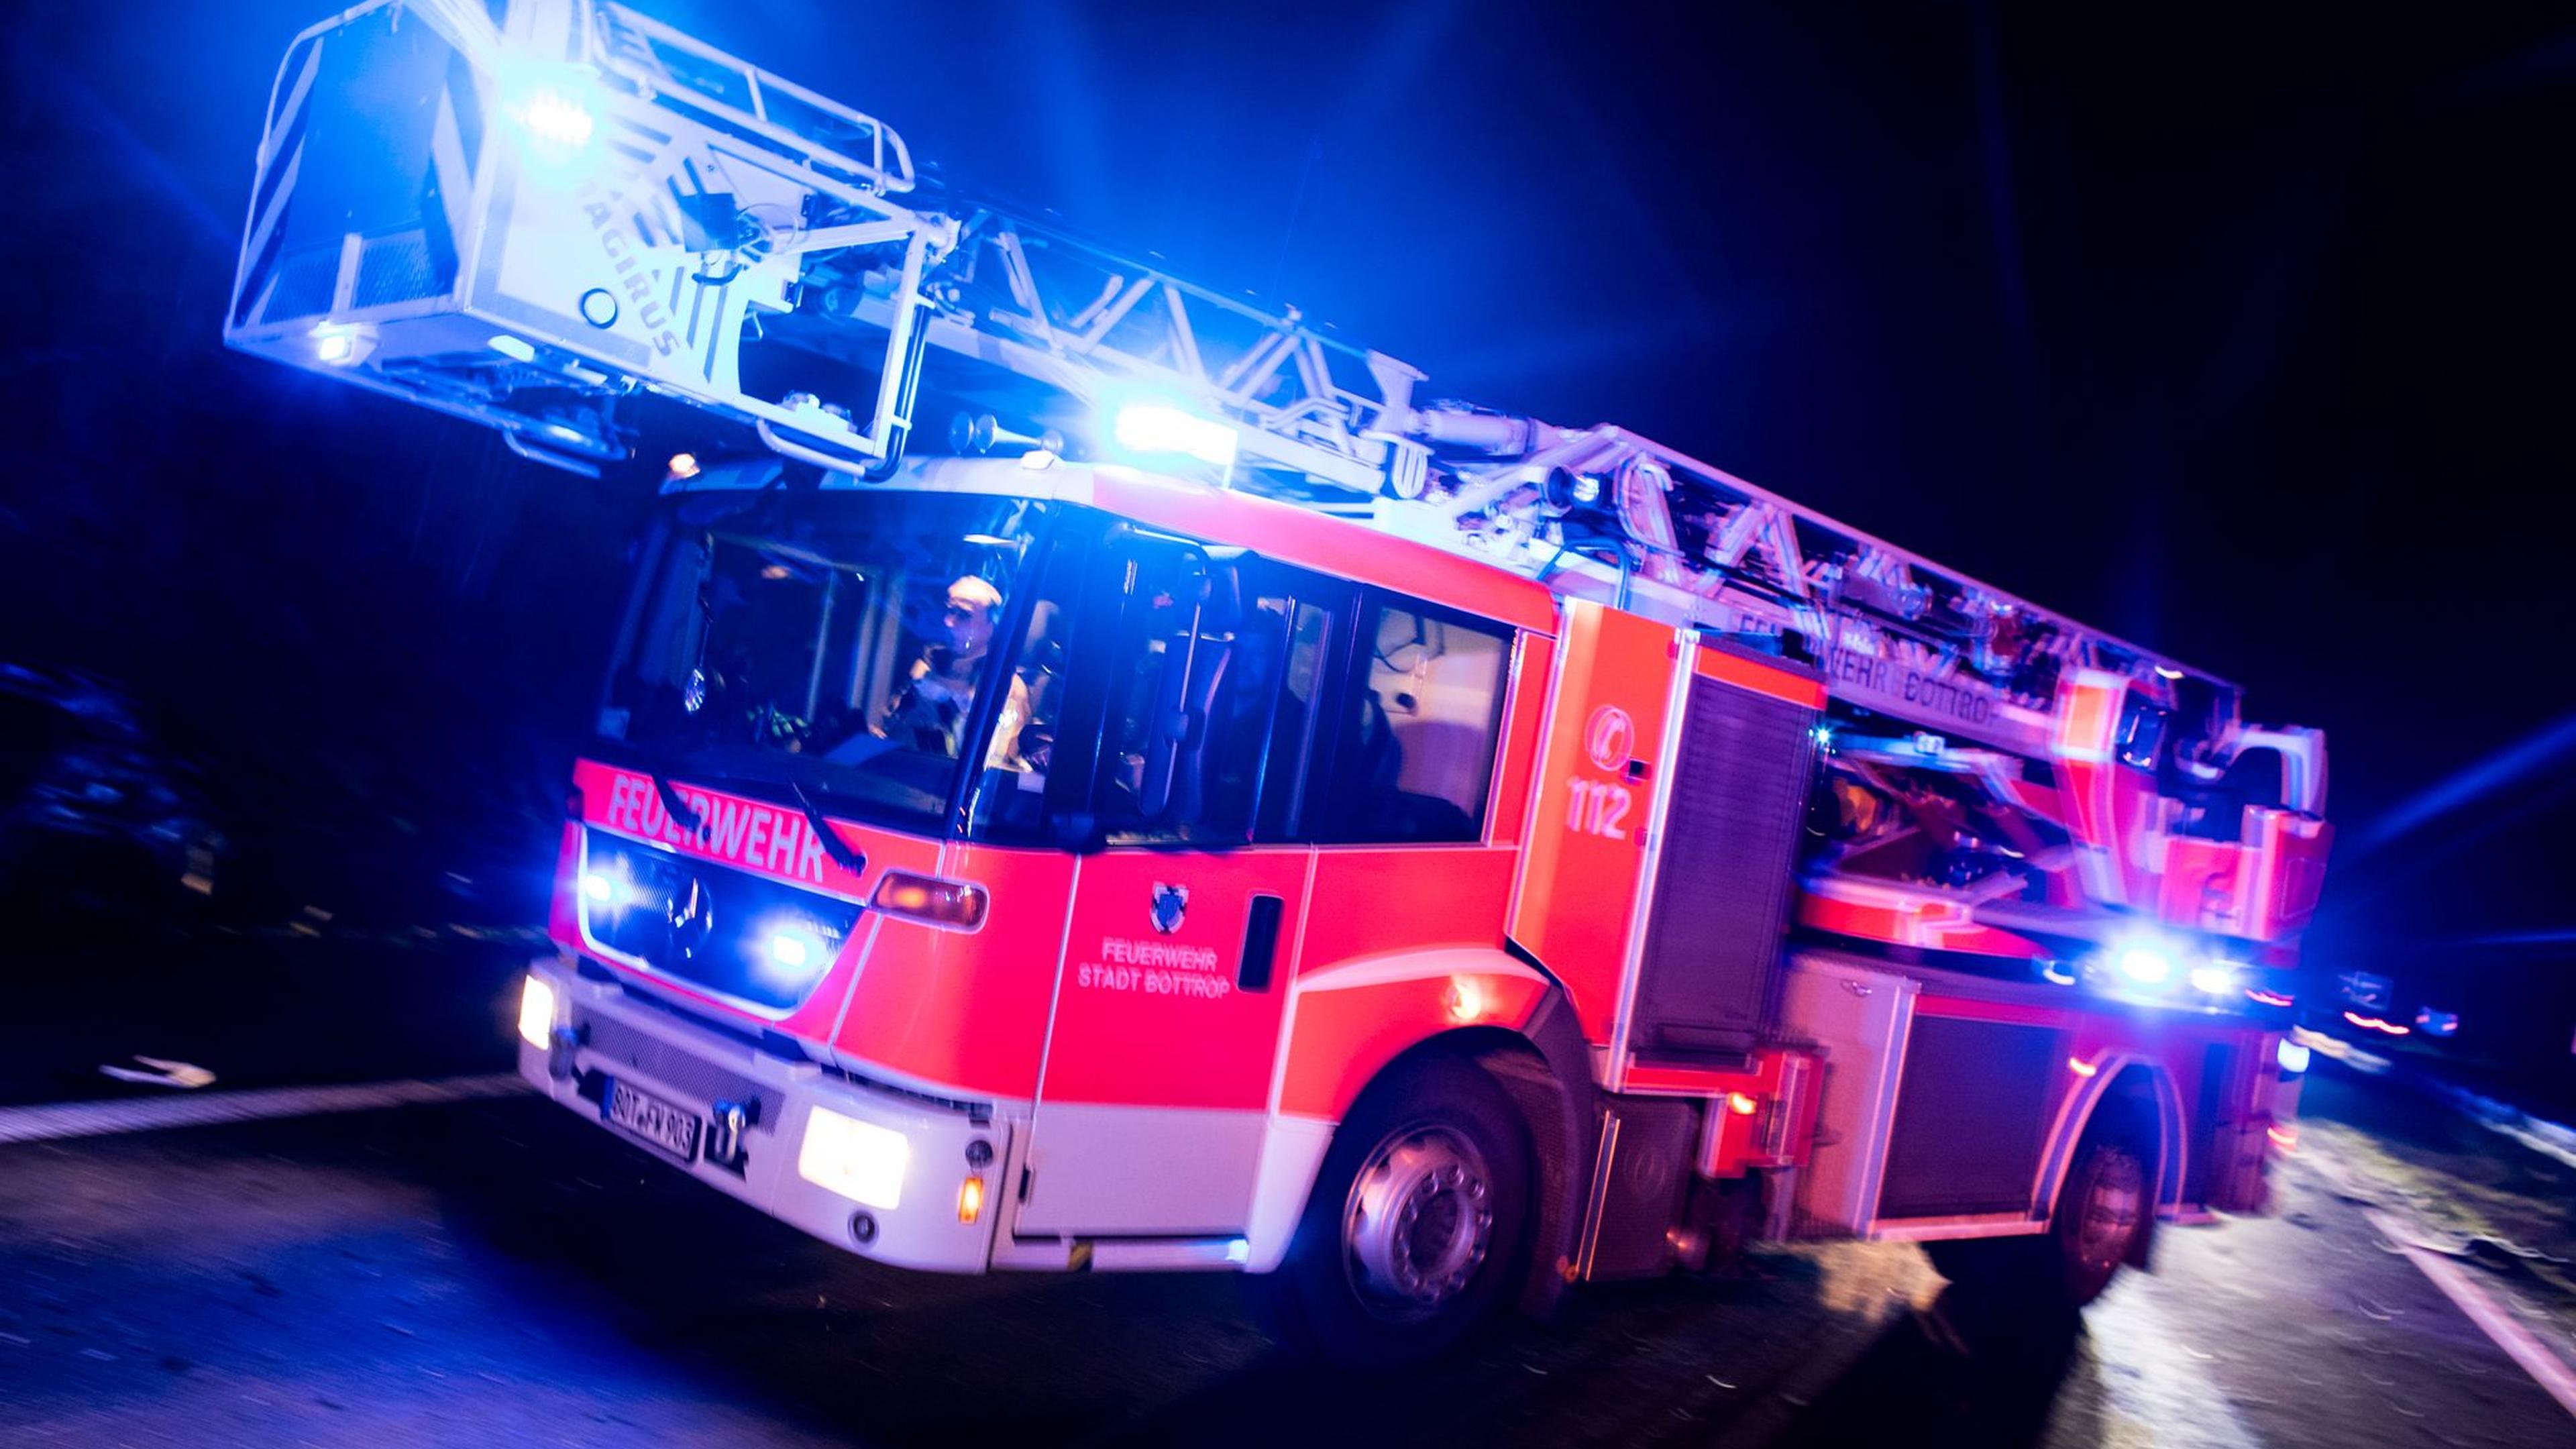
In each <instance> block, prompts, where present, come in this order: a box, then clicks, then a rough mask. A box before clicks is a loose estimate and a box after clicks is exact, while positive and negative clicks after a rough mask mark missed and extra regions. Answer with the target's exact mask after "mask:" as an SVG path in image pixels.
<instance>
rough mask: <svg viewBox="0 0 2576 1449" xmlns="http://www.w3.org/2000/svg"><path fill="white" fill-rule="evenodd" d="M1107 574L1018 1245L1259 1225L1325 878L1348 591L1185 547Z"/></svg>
mask: <svg viewBox="0 0 2576 1449" xmlns="http://www.w3.org/2000/svg"><path fill="white" fill-rule="evenodd" d="M1111 554H1112V558H1111V559H1110V560H1109V564H1110V567H1112V568H1115V569H1117V570H1119V572H1120V585H1119V588H1118V597H1117V599H1116V600H1115V602H1114V607H1113V608H1112V609H1111V610H1110V612H1111V614H1112V615H1114V618H1115V621H1116V622H1115V624H1114V626H1113V627H1111V628H1110V629H1108V630H1106V631H1104V632H1105V633H1106V634H1107V636H1108V637H1109V638H1110V639H1111V640H1112V641H1114V643H1113V648H1112V650H1111V652H1110V655H1109V657H1108V658H1107V659H1106V661H1105V664H1106V678H1105V679H1103V680H1101V681H1099V682H1098V684H1097V686H1096V687H1097V689H1098V691H1099V708H1098V713H1097V721H1098V723H1097V735H1096V737H1095V738H1096V748H1095V750H1094V751H1093V756H1094V758H1093V762H1092V779H1093V788H1092V793H1091V800H1090V806H1091V810H1090V813H1089V818H1086V819H1084V820H1083V821H1082V822H1081V826H1082V833H1083V834H1084V835H1086V836H1087V837H1089V839H1088V843H1089V844H1090V845H1091V846H1092V847H1093V848H1092V849H1090V850H1089V851H1088V852H1087V853H1086V854H1084V855H1083V856H1082V858H1081V859H1080V860H1079V861H1078V862H1077V864H1076V866H1075V871H1074V886H1073V892H1072V902H1071V907H1070V915H1069V917H1068V920H1067V922H1066V930H1065V944H1064V950H1063V953H1062V958H1061V960H1060V961H1059V962H1058V967H1057V980H1056V991H1055V1008H1054V1013H1053V1018H1052V1021H1051V1023H1050V1027H1049V1033H1048V1042H1047V1053H1046V1062H1045V1066H1044V1070H1043V1072H1042V1075H1041V1078H1040V1082H1039V1087H1038V1103H1037V1107H1036V1114H1035V1120H1034V1122H1033V1123H1032V1127H1031V1134H1030V1144H1031V1145H1030V1150H1029V1158H1028V1166H1029V1169H1030V1174H1029V1179H1028V1192H1027V1197H1026V1199H1025V1200H1024V1201H1023V1202H1022V1203H1021V1204H1020V1208H1019V1212H1018V1217H1017V1224H1018V1227H1019V1229H1020V1231H1022V1232H1025V1233H1033V1234H1034V1233H1046V1234H1054V1233H1082V1234H1103V1235H1112V1234H1134V1235H1144V1236H1177V1237H1200V1236H1209V1237H1213V1236H1224V1235H1230V1234H1234V1233H1239V1232H1241V1231H1242V1230H1243V1229H1244V1227H1245V1226H1246V1224H1247V1221H1248V1218H1249V1214H1250V1211H1251V1205H1252V1189H1253V1177H1254V1172H1255V1169H1256V1168H1257V1167H1258V1165H1259V1157H1260V1151H1261V1140H1262V1130H1263V1124H1264V1120H1265V1116H1266V1110H1267V1108H1268V1105H1269V1094H1270V1079H1271V1074H1272V1064H1273V1062H1274V1061H1275V1059H1276V1057H1277V1054H1278V1045H1279V1032H1280V1018H1281V1013H1282V1009H1283V1005H1284V1003H1285V1001H1286V998H1287V987H1288V982H1289V979H1290V977H1291V975H1292V968H1293V964H1294V962H1295V961H1296V959H1297V952H1298V948H1299V944H1300V940H1301V937H1302V933H1303V927H1304V923H1305V922H1304V912H1305V905H1306V887H1307V881H1308V878H1309V876H1310V874H1311V872H1312V871H1313V868H1314V850H1313V847H1312V846H1311V845H1309V844H1307V843H1304V841H1303V840H1302V838H1301V836H1302V834H1303V832H1302V830H1301V829H1300V828H1299V823H1298V822H1299V818H1300V812H1301V801H1302V796H1303V795H1304V793H1305V792H1306V791H1307V790H1308V789H1309V788H1310V786H1311V784H1312V782H1311V781H1310V779H1309V775H1310V774H1311V768H1310V767H1311V763H1312V761H1313V759H1314V757H1315V754H1316V751H1315V748H1314V744H1315V739H1316V735H1317V732H1318V729H1319V725H1320V722H1321V720H1322V718H1323V706H1324V705H1325V701H1323V700H1321V699H1319V698H1318V690H1319V688H1320V687H1322V684H1323V681H1326V680H1327V679H1329V678H1330V676H1331V674H1332V671H1331V670H1330V668H1329V667H1328V666H1327V665H1326V662H1325V656H1326V654H1327V652H1328V651H1330V650H1332V649H1334V648H1337V647H1339V644H1340V641H1341V637H1342V635H1343V634H1344V633H1345V632H1346V625H1345V621H1346V619H1347V615H1348V609H1349V605H1350V598H1349V595H1350V593H1351V590H1350V586H1349V585H1347V584H1344V583H1342V582H1340V581H1337V580H1330V579H1325V578H1322V577H1320V576H1316V575H1311V574H1306V573H1304V572H1302V571H1299V570H1293V569H1288V568H1285V567H1282V566H1279V565H1276V564H1272V563H1268V562H1266V561H1264V560H1260V559H1257V558H1252V557H1248V556H1238V557H1235V558H1231V559H1228V558H1219V557H1211V556H1210V553H1209V551H1207V550H1203V549H1199V548H1197V547H1195V546H1193V545H1190V544H1188V543H1187V542H1186V541H1183V540H1155V539H1139V538H1129V539H1127V540H1125V541H1123V542H1121V543H1119V544H1116V545H1114V546H1113V548H1112V549H1111ZM1094 637H1095V638H1096V637H1100V635H1099V634H1095V635H1094ZM1103 662H1104V661H1102V660H1100V659H1098V658H1095V659H1093V660H1092V661H1090V663H1091V664H1093V665H1095V666H1096V665H1099V664H1101V663H1103Z"/></svg>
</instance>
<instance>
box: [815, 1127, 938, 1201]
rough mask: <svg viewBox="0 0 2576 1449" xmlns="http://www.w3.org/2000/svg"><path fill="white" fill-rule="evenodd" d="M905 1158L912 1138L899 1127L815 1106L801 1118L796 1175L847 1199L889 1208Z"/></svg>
mask: <svg viewBox="0 0 2576 1449" xmlns="http://www.w3.org/2000/svg"><path fill="white" fill-rule="evenodd" d="M911 1160H912V1144H910V1143H908V1142H906V1141H904V1138H903V1134H902V1133H900V1132H896V1131H893V1130H892V1129H890V1128H885V1127H879V1126H877V1125H876V1124H875V1123H873V1122H861V1121H859V1120H857V1119H856V1118H852V1117H844V1116H842V1115H841V1114H840V1113H838V1112H835V1111H832V1110H831V1109H829V1108H827V1107H816V1108H815V1109H814V1110H813V1112H812V1113H811V1114H810V1115H808V1116H807V1117H806V1119H805V1145H804V1146H802V1147H800V1148H798V1149H797V1152H796V1175H797V1176H798V1177H801V1178H803V1179H805V1180H806V1181H807V1182H810V1183H812V1184H814V1185H815V1186H816V1187H819V1188H822V1189H823V1190H825V1191H826V1192H836V1193H839V1194H840V1195H841V1196H843V1197H845V1198H848V1199H849V1200H850V1201H852V1202H855V1203H862V1204H865V1205H866V1206H868V1207H872V1208H876V1209H878V1210H880V1211H882V1212H893V1211H894V1209H895V1205H896V1204H897V1203H899V1202H901V1201H902V1199H903V1173H904V1169H905V1167H907V1166H908V1165H910V1163H911Z"/></svg>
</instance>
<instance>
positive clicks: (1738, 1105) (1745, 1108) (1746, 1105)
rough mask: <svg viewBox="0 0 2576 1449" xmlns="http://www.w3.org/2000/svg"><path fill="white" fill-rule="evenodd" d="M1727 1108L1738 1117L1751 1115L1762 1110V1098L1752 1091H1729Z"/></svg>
mask: <svg viewBox="0 0 2576 1449" xmlns="http://www.w3.org/2000/svg"><path fill="white" fill-rule="evenodd" d="M1726 1110H1728V1111H1730V1112H1732V1113H1734V1114H1735V1115H1736V1116H1738V1117H1750V1116H1752V1115H1753V1114H1754V1113H1756V1112H1759V1111H1761V1110H1762V1099H1761V1098H1759V1097H1756V1096H1754V1095H1753V1094H1752V1093H1750V1092H1729V1093H1727V1094H1726Z"/></svg>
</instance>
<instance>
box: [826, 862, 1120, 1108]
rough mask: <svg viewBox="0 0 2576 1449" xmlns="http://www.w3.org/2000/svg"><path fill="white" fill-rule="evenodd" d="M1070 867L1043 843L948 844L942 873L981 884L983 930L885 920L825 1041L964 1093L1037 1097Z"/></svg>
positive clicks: (1069, 886)
mask: <svg viewBox="0 0 2576 1449" xmlns="http://www.w3.org/2000/svg"><path fill="white" fill-rule="evenodd" d="M1073 869H1074V862H1073V858H1072V857H1071V856H1067V855H1061V854H1057V853H1055V852H1051V851H1033V850H996V849H993V848H991V847H967V846H958V847H952V849H951V852H950V855H949V859H948V861H947V863H946V865H945V867H944V868H943V869H942V871H941V872H940V873H941V874H943V875H946V876H948V877H950V878H952V879H957V880H968V881H973V882H975V883H977V884H979V885H981V886H983V887H984V889H985V890H986V892H987V893H988V894H989V897H990V900H991V905H990V907H989V908H988V914H987V915H986V916H985V919H984V924H983V927H982V929H980V930H977V931H974V932H972V933H968V932H961V931H946V930H940V929H938V928H936V927H932V926H926V925H920V924H916V923H913V922H909V921H901V920H892V919H888V920H886V921H885V923H884V924H883V925H882V926H881V927H879V928H878V935H877V937H876V940H875V944H874V948H873V949H872V950H871V951H870V952H869V953H868V956H867V960H866V962H865V965H864V969H862V970H861V971H859V972H858V979H857V980H856V981H855V982H853V983H852V985H851V988H850V991H849V994H848V1001H849V1005H848V1009H847V1010H846V1012H845V1013H844V1014H843V1016H842V1019H841V1026H840V1032H839V1034H838V1035H837V1036H835V1037H834V1038H832V1045H833V1046H834V1047H835V1048H836V1049H838V1050H840V1051H842V1052H846V1053H848V1054H849V1055H850V1056H852V1057H854V1058H857V1059H858V1060H860V1061H863V1062H870V1063H876V1064H879V1065H882V1066H884V1067H887V1068H890V1069H892V1070H894V1071H897V1072H901V1073H903V1074H905V1075H907V1076H911V1077H915V1078H919V1079H920V1080H922V1081H925V1082H933V1083H939V1084H942V1085H945V1086H949V1087H953V1088H955V1089H957V1090H958V1091H959V1092H961V1093H963V1094H965V1095H970V1096H979V1097H982V1096H990V1097H1005V1098H1016V1099H1022V1100H1025V1099H1027V1098H1030V1097H1034V1096H1036V1095H1037V1089H1038V1061H1039V1059H1040V1057H1041V1055H1042V1054H1043V1052H1044V1051H1045V1048H1046V1029H1047V1011H1048V1008H1049V1007H1050V1005H1051V1004H1052V1003H1053V1001H1054V998H1055V975H1056V953H1057V952H1058V950H1059V949H1061V947H1062V945H1063V943H1064V902H1065V899H1066V897H1067V895H1068V894H1069V892H1070V888H1071V885H1072V881H1073Z"/></svg>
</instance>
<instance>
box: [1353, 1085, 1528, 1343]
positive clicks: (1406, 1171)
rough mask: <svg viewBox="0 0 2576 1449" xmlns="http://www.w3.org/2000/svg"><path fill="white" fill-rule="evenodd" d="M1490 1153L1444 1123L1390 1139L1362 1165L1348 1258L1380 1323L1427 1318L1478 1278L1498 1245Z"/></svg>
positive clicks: (1362, 1294) (1363, 1298)
mask: <svg viewBox="0 0 2576 1449" xmlns="http://www.w3.org/2000/svg"><path fill="white" fill-rule="evenodd" d="M1493 1236H1494V1205H1493V1185H1492V1179H1491V1175H1490V1173H1489V1172H1488V1171H1487V1169H1486V1166H1485V1156H1484V1154H1483V1153H1482V1152H1479V1151H1478V1150H1477V1149H1476V1145H1475V1144H1474V1143H1473V1142H1470V1141H1468V1140H1467V1139H1466V1138H1465V1137H1463V1136H1461V1135H1459V1134H1458V1133H1456V1132H1453V1131H1451V1130H1449V1129H1448V1128H1445V1127H1424V1128H1410V1129H1406V1130H1404V1131H1401V1132H1396V1133H1393V1134H1391V1135H1389V1136H1388V1137H1387V1138H1386V1140H1384V1141H1382V1142H1380V1143H1379V1144H1378V1145H1377V1148H1376V1150H1374V1151H1372V1152H1371V1153H1370V1154H1369V1157H1368V1161H1367V1162H1365V1163H1363V1164H1361V1167H1360V1170H1359V1174H1358V1176H1357V1177H1356V1178H1354V1179H1353V1180H1352V1183H1351V1194H1350V1200H1349V1202H1348V1203H1347V1204H1346V1205H1345V1207H1344V1209H1343V1212H1342V1247H1343V1261H1344V1264H1345V1266H1346V1268H1347V1269H1348V1271H1349V1274H1350V1280H1351V1286H1352V1288H1353V1289H1354V1290H1356V1291H1357V1293H1358V1294H1359V1297H1360V1300H1361V1302H1363V1303H1364V1304H1366V1305H1368V1307H1369V1309H1370V1310H1371V1311H1372V1312H1374V1313H1376V1314H1378V1315H1379V1316H1380V1317H1384V1318H1392V1319H1397V1320H1416V1319H1423V1318H1428V1317H1430V1316H1432V1315H1433V1314H1435V1313H1438V1312H1439V1311H1440V1310H1441V1309H1442V1308H1443V1307H1446V1306H1447V1305H1448V1304H1449V1303H1450V1302H1451V1301H1452V1300H1454V1299H1455V1298H1457V1296H1458V1295H1459V1294H1460V1293H1462V1292H1464V1291H1466V1287H1467V1285H1468V1284H1469V1283H1470V1282H1472V1281H1474V1279H1475V1276H1476V1270H1477V1269H1478V1268H1480V1267H1482V1266H1484V1262H1485V1255H1486V1253H1487V1252H1488V1251H1489V1250H1490V1249H1491V1248H1492V1246H1493Z"/></svg>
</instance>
